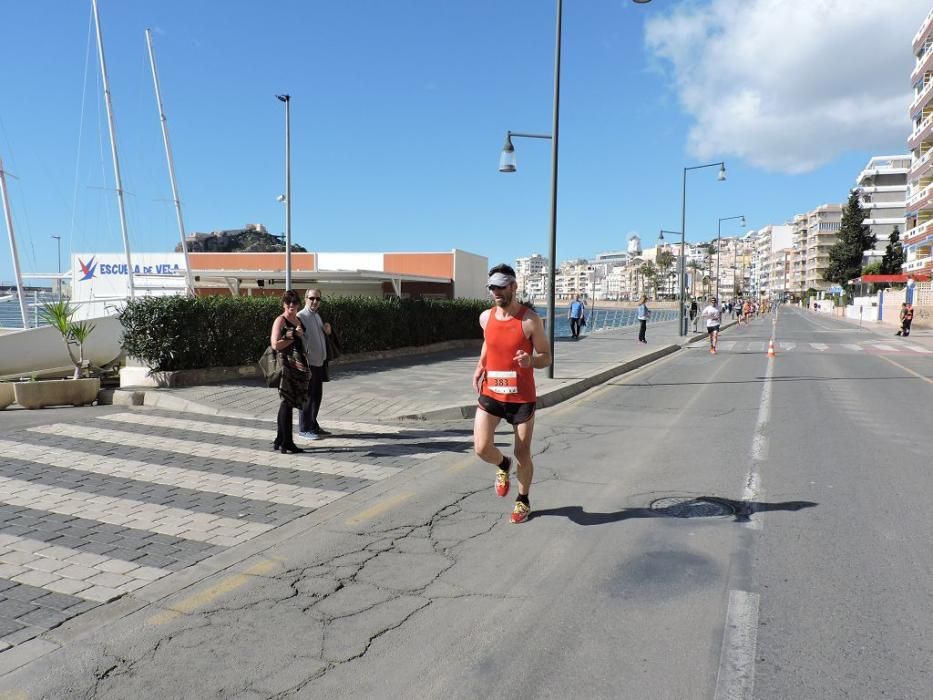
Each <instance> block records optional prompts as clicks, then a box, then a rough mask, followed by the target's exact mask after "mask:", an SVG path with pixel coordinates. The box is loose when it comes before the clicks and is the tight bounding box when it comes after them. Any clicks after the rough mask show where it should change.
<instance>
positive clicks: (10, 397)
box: [0, 382, 15, 411]
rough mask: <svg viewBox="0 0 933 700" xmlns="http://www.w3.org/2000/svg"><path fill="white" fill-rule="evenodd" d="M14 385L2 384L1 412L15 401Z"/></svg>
mask: <svg viewBox="0 0 933 700" xmlns="http://www.w3.org/2000/svg"><path fill="white" fill-rule="evenodd" d="M14 398H15V397H14V392H13V385H12V384H7V383H3V382H0V411H2V410H3V409H4V408H6V407H7V406H9V405H10V404H11V403H13V401H14Z"/></svg>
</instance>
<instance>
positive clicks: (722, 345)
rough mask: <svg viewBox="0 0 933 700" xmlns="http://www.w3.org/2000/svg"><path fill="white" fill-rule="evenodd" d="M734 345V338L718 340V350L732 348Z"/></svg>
mask: <svg viewBox="0 0 933 700" xmlns="http://www.w3.org/2000/svg"><path fill="white" fill-rule="evenodd" d="M735 346H736V341H734V340H720V341H719V349H720V350H732V349H733V348H734V347H735Z"/></svg>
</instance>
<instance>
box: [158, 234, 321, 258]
mask: <svg viewBox="0 0 933 700" xmlns="http://www.w3.org/2000/svg"><path fill="white" fill-rule="evenodd" d="M185 243H186V244H187V246H188V252H189V253H284V252H285V236H274V235H273V234H271V233H269V232H268V231H265V230H261V231H260V230H255V229H252V228H248V229H241V230H236V231H215V232H214V233H195V234H192V235H190V236H188V237H187V239H186V240H185ZM175 252H176V253H180V252H181V244H180V243H179V244H178V245H177V246H175ZM292 252H293V253H307V252H308V251H307V250H306V249H305V248H304V247H302V246H300V245H297V244H296V243H292Z"/></svg>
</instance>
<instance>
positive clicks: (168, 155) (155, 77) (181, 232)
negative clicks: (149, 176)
mask: <svg viewBox="0 0 933 700" xmlns="http://www.w3.org/2000/svg"><path fill="white" fill-rule="evenodd" d="M146 46H147V47H148V48H149V64H150V65H151V66H152V82H153V84H154V85H155V94H156V104H157V105H158V108H159V122H160V123H161V125H162V142H163V143H164V144H165V159H166V160H167V161H168V175H169V179H170V180H171V182H172V200H173V201H174V202H175V217H176V218H177V219H178V236H179V238H181V251H182V253H184V255H185V286H186V288H187V292H188V294H194V283H193V281H192V276H191V265H190V264H189V263H188V246H187V245H186V244H185V222H184V220H183V219H182V217H181V201H180V200H179V198H178V183H177V182H176V181H175V161H174V159H173V158H172V146H171V144H170V143H169V139H168V120H167V119H166V118H165V109H164V108H163V106H162V90H161V89H160V88H159V73H158V71H157V70H156V60H155V53H154V52H153V50H152V32H151V31H150V30H149V29H147V30H146Z"/></svg>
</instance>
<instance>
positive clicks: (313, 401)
mask: <svg viewBox="0 0 933 700" xmlns="http://www.w3.org/2000/svg"><path fill="white" fill-rule="evenodd" d="M308 369H309V370H311V379H310V380H309V381H308V400H307V401H305V403H304V405H303V406H302V407H301V410H300V411H299V412H298V432H300V433H316V432H317V431H318V430H320V429H321V426H320V425H319V424H318V422H317V414H318V411H320V410H321V399H322V398H323V396H324V368H323V367H314V366H310V367H308Z"/></svg>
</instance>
